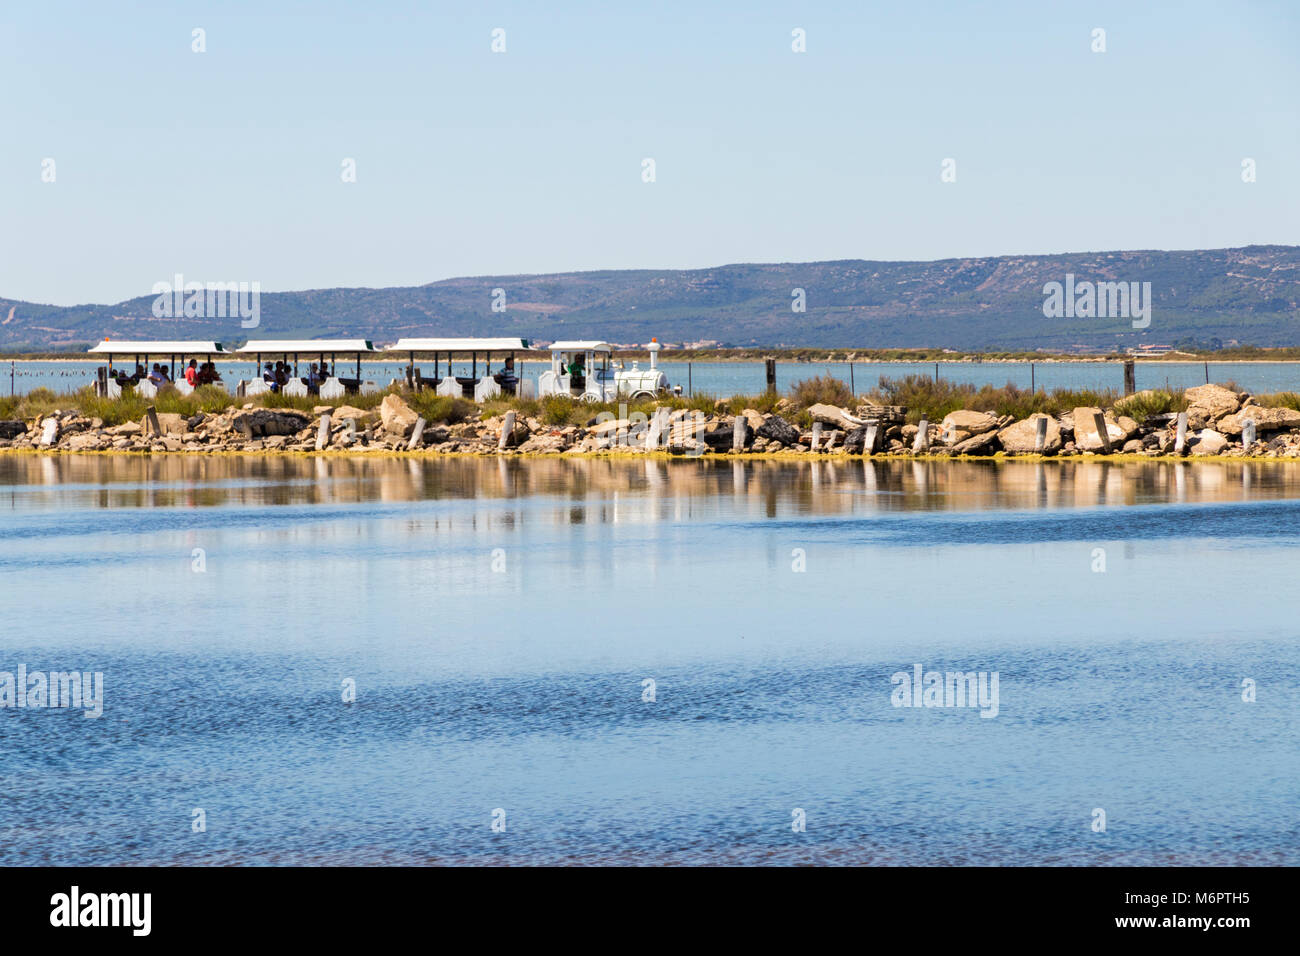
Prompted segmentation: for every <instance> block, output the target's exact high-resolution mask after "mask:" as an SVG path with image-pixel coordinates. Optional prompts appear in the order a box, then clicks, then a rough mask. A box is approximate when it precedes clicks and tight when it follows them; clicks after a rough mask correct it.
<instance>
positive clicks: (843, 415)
mask: <svg viewBox="0 0 1300 956" xmlns="http://www.w3.org/2000/svg"><path fill="white" fill-rule="evenodd" d="M808 416H809V417H810V418H811V419H812V420H813V421H815V422H821V423H822V424H824V425H831V426H833V427H835V428H838V429H840V430H841V431H846V432H847V431H852V430H853V429H855V428H861V427H862V424H863V423H862V421H861V420H860V419H858V418H856V417H854V416H853V415H850V414H849V412H848V411H847V410H845V409H843V408H840V407H839V406H838V405H822V404H820V403H819V404H816V405H809V406H808Z"/></svg>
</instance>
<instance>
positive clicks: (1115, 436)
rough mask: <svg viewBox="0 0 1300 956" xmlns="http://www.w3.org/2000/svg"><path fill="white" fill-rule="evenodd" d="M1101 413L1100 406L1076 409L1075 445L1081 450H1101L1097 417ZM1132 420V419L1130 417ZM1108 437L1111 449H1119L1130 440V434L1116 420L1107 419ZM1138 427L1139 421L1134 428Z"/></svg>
mask: <svg viewBox="0 0 1300 956" xmlns="http://www.w3.org/2000/svg"><path fill="white" fill-rule="evenodd" d="M1100 414H1101V409H1100V408H1076V409H1075V410H1074V416H1073V418H1074V447H1075V448H1077V449H1078V450H1079V451H1098V452H1099V451H1101V450H1102V442H1101V436H1100V435H1099V434H1098V433H1097V417H1096V416H1098V415H1100ZM1129 421H1132V419H1129ZM1105 425H1106V439H1107V441H1108V442H1109V444H1110V450H1111V451H1118V450H1119V449H1120V447H1122V446H1123V444H1124V442H1125V441H1127V440H1128V437H1129V436H1128V435H1126V434H1125V433H1124V429H1123V428H1121V427H1120V426H1119V425H1118V424H1117V423H1116V422H1112V421H1109V420H1108V421H1106V422H1105ZM1136 429H1137V423H1136V422H1134V430H1135V431H1136Z"/></svg>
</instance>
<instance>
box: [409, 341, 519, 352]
mask: <svg viewBox="0 0 1300 956" xmlns="http://www.w3.org/2000/svg"><path fill="white" fill-rule="evenodd" d="M527 349H528V340H527V339H505V338H501V339H398V340H397V341H396V342H394V343H393V344H392V345H390V346H388V348H387V349H385V350H384V351H386V352H523V351H526V350H527Z"/></svg>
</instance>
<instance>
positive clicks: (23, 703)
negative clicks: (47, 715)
mask: <svg viewBox="0 0 1300 956" xmlns="http://www.w3.org/2000/svg"><path fill="white" fill-rule="evenodd" d="M4 707H14V708H18V709H25V710H45V709H54V710H59V709H77V710H82V711H84V712H85V715H86V716H87V717H90V718H92V719H93V718H96V717H101V716H103V713H104V675H103V673H102V672H101V671H94V672H93V673H92V672H90V671H86V672H85V673H82V672H80V671H50V672H49V673H48V674H47V673H46V672H45V671H30V672H29V671H28V670H27V665H26V664H19V665H18V672H17V673H16V674H15V673H14V672H12V671H0V708H4Z"/></svg>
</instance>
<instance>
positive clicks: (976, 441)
mask: <svg viewBox="0 0 1300 956" xmlns="http://www.w3.org/2000/svg"><path fill="white" fill-rule="evenodd" d="M998 448H999V445H998V433H997V432H980V433H979V434H978V435H971V437H970V438H967V439H966V440H965V441H959V442H957V444H955V445H953V446H952V453H953V454H954V455H991V454H993V453H994V452H995V451H997V450H998Z"/></svg>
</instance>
